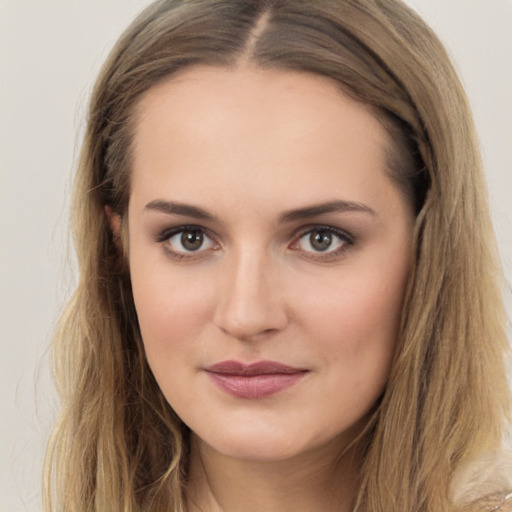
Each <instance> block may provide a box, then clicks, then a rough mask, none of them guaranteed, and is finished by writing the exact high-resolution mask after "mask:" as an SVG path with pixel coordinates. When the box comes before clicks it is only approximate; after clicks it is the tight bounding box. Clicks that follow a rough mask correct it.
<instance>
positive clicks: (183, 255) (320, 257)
mask: <svg viewBox="0 0 512 512" xmlns="http://www.w3.org/2000/svg"><path fill="white" fill-rule="evenodd" d="M186 232H197V233H199V234H201V235H202V236H203V240H205V239H208V240H209V243H210V244H211V246H210V247H208V248H206V249H203V243H204V242H203V243H202V244H201V246H200V247H199V248H198V249H197V251H193V250H189V251H187V250H186V249H184V250H183V251H176V250H174V249H172V248H171V247H170V240H171V239H172V238H173V237H174V236H176V235H180V234H181V235H182V236H183V234H184V233H186ZM315 232H317V233H328V234H330V235H334V237H335V238H337V240H338V242H339V243H340V244H341V245H340V246H339V247H338V248H336V249H334V250H332V249H331V250H330V249H329V247H327V248H326V249H325V251H322V250H318V251H315V250H311V251H302V252H303V253H305V254H307V256H305V257H306V258H309V259H313V260H315V261H326V262H327V261H331V260H333V259H335V258H337V257H339V256H341V255H342V254H343V253H344V252H345V251H347V250H349V248H350V247H351V246H353V245H354V243H355V239H354V237H353V236H352V235H351V234H349V233H348V232H346V231H344V230H342V229H339V228H335V227H333V226H325V225H321V224H315V225H311V226H307V227H306V228H302V229H301V230H300V231H299V232H297V233H296V234H295V235H294V236H293V242H292V243H291V244H290V245H289V246H288V247H289V248H290V249H291V250H293V251H301V249H300V247H299V244H300V242H301V240H302V239H303V238H304V237H306V236H308V235H309V236H310V241H309V243H310V245H311V236H312V234H313V233H315ZM155 240H156V242H158V243H160V244H162V245H163V247H164V250H165V252H166V253H167V255H169V256H170V257H171V258H173V259H175V260H183V259H187V260H194V259H198V258H201V257H203V256H204V253H205V252H206V251H207V250H210V249H213V250H217V249H218V248H219V247H220V245H219V244H218V242H216V241H215V239H214V238H213V237H212V236H210V235H209V234H208V232H207V230H205V229H204V228H203V227H201V226H197V225H181V226H176V227H174V228H170V229H165V230H163V231H162V232H161V233H159V234H158V235H157V236H156V237H155ZM180 243H181V242H180Z"/></svg>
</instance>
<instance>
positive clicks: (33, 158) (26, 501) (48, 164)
mask: <svg viewBox="0 0 512 512" xmlns="http://www.w3.org/2000/svg"><path fill="white" fill-rule="evenodd" d="M147 3H148V0H0V244H1V245H0V258H1V260H0V403H1V404H2V411H3V412H2V413H1V418H0V510H1V511H6V512H18V511H20V512H21V511H39V510H41V503H40V496H41V493H40V473H41V462H42V458H43V453H44V444H45V440H46V437H47V435H48V432H49V429H50V425H51V423H52V419H53V417H54V414H55V411H56V409H57V403H56V399H55V396H54V392H53V389H52V386H51V383H50V380H49V377H48V373H49V372H48V360H47V355H46V348H47V345H48V343H49V340H50V337H51V332H52V329H53V325H54V322H55V320H56V318H57V316H58V311H59V307H60V306H61V305H62V302H63V298H64V297H65V296H66V294H67V293H68V292H69V286H70V283H72V273H70V272H68V273H66V271H65V268H66V266H65V261H66V259H65V252H66V240H67V238H66V227H67V201H68V197H69V190H70V184H71V175H72V169H73V164H74V160H75V157H76V153H77V150H78V146H79V143H80V133H81V130H82V128H83V117H84V110H85V105H86V102H87V97H88V94H89V91H90V88H91V84H92V82H93V80H94V76H95V74H96V72H97V70H98V68H99V66H100V64H101V62H102V61H103V59H104V58H105V56H106V54H107V52H108V49H109V48H110V46H111V45H112V43H113V42H114V40H115V39H116V37H117V36H118V35H119V33H120V32H121V30H122V29H123V28H124V27H125V26H126V25H127V24H128V22H129V21H130V19H131V18H132V17H133V16H134V15H135V13H136V12H138V11H139V10H140V8H141V7H142V6H143V5H145V4H147ZM408 3H409V4H411V5H412V6H413V7H414V8H416V9H417V10H418V11H419V12H420V14H422V15H423V16H424V18H425V19H426V20H427V21H428V22H430V24H431V25H432V26H433V28H434V29H435V30H436V31H437V32H438V34H439V35H440V37H441V39H442V40H443V41H444V42H445V44H446V45H447V47H448V49H449V51H450V53H451V54H452V55H453V57H454V59H455V61H456V63H457V67H458V69H459V71H460V74H461V76H462V79H463V82H464V84H465V86H466V88H467V92H468V95H469V98H470V101H471V103H472V105H473V109H474V114H475V119H476V123H477V128H478V131H479V134H480V139H481V143H482V151H483V155H484V161H485V166H486V170H487V175H488V179H489V186H490V194H491V203H492V211H493V215H494V220H495V226H496V230H497V234H498V240H499V245H500V251H501V255H502V260H503V264H504V268H505V273H506V276H507V279H508V282H509V283H510V282H512V200H511V198H510V197H509V196H511V195H512V172H511V170H510V165H511V163H512V65H511V64H510V62H512V30H511V27H512V0H408ZM507 304H508V308H509V316H510V312H511V311H512V308H511V300H510V293H509V294H508V297H507Z"/></svg>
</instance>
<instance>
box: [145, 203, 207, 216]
mask: <svg viewBox="0 0 512 512" xmlns="http://www.w3.org/2000/svg"><path fill="white" fill-rule="evenodd" d="M144 210H149V211H157V212H162V213H166V214H168V215H183V216H184V217H192V218H194V219H198V220H208V221H215V220H217V219H216V217H215V216H214V215H212V214H211V213H208V212H207V211H206V210H203V209H202V208H199V207H198V206H192V205H190V204H185V203H176V202H174V201H164V200H163V199H155V200H154V201H151V202H149V203H148V204H147V205H146V207H145V208H144Z"/></svg>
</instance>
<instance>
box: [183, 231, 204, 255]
mask: <svg viewBox="0 0 512 512" xmlns="http://www.w3.org/2000/svg"><path fill="white" fill-rule="evenodd" d="M181 244H182V245H183V247H184V248H185V249H187V250H188V251H197V250H198V249H199V248H200V247H201V245H203V233H201V231H184V232H183V234H182V235H181Z"/></svg>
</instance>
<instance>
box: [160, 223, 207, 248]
mask: <svg viewBox="0 0 512 512" xmlns="http://www.w3.org/2000/svg"><path fill="white" fill-rule="evenodd" d="M167 244H168V245H169V246H170V249H171V250H172V251H174V252H176V253H187V252H198V251H201V250H206V249H211V248H212V247H213V245H214V244H213V240H212V239H211V238H210V237H208V236H207V235H206V234H205V233H204V231H203V230H201V229H199V228H189V229H182V230H181V231H176V232H174V234H172V235H171V236H168V237H167Z"/></svg>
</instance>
